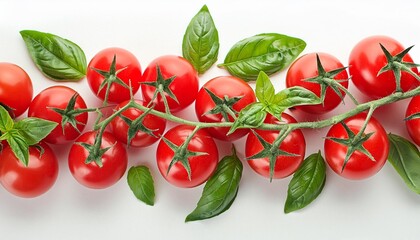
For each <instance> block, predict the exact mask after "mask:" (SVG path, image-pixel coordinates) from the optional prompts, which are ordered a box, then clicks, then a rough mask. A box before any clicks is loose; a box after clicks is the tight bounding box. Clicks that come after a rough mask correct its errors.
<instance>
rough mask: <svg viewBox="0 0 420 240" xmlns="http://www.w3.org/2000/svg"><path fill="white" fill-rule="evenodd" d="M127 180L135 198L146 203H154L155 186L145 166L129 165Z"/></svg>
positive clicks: (151, 204)
mask: <svg viewBox="0 0 420 240" xmlns="http://www.w3.org/2000/svg"><path fill="white" fill-rule="evenodd" d="M127 182H128V186H129V187H130V189H131V191H133V193H134V196H136V198H137V199H139V200H140V201H142V202H144V203H146V204H147V205H150V206H153V205H154V203H155V187H154V183H153V178H152V174H150V170H149V168H147V167H146V166H137V167H131V168H130V170H128V174H127Z"/></svg>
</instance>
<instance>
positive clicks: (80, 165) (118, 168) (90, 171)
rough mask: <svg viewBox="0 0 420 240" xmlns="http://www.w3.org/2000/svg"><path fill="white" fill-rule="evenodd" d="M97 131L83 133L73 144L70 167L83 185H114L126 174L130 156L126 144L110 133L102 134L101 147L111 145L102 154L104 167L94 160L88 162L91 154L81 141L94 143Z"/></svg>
mask: <svg viewBox="0 0 420 240" xmlns="http://www.w3.org/2000/svg"><path fill="white" fill-rule="evenodd" d="M96 134H97V133H96V132H93V131H90V132H85V133H83V134H82V135H81V136H80V137H79V138H78V139H76V142H75V143H74V144H73V145H72V146H71V149H70V153H69V158H68V159H69V168H70V172H71V174H72V175H73V177H74V178H75V179H76V180H77V181H78V182H79V183H80V184H82V185H84V186H86V187H88V188H95V189H101V188H107V187H110V186H112V185H114V184H115V183H116V182H118V180H120V179H121V177H122V176H123V175H124V173H125V170H126V169H127V164H128V156H127V152H126V150H125V148H124V145H123V144H122V143H120V142H118V141H117V139H115V137H114V136H113V135H112V134H111V133H109V132H104V134H103V135H102V144H101V149H105V148H107V147H111V148H110V149H108V150H107V151H106V152H105V153H104V154H103V155H102V164H103V166H102V167H99V166H98V165H97V164H96V163H95V162H94V161H92V162H90V163H88V164H86V163H85V161H86V159H87V158H88V156H89V152H88V150H86V149H85V148H84V147H83V146H81V145H80V143H87V144H90V145H92V144H93V143H94V141H95V137H96Z"/></svg>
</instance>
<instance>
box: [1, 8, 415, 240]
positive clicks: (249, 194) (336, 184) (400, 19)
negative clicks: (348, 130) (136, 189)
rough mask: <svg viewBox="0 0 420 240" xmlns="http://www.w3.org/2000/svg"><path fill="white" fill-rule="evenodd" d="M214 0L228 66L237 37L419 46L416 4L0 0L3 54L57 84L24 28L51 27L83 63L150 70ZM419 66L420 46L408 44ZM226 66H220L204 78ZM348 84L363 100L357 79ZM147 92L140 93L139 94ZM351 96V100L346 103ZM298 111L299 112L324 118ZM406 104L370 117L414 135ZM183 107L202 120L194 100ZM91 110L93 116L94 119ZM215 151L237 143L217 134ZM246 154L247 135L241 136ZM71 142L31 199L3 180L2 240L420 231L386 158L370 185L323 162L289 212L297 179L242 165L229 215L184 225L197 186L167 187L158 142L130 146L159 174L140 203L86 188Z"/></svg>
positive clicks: (326, 48)
mask: <svg viewBox="0 0 420 240" xmlns="http://www.w3.org/2000/svg"><path fill="white" fill-rule="evenodd" d="M204 4H207V6H208V7H209V9H210V11H211V14H212V16H213V18H214V21H215V23H216V26H217V28H218V30H219V37H220V53H219V60H218V63H220V62H222V61H223V59H224V57H225V56H226V54H227V52H228V50H229V49H230V47H231V46H232V45H233V44H234V43H236V42H237V41H239V40H241V39H243V38H246V37H249V36H252V35H255V34H258V33H264V32H277V33H283V34H286V35H290V36H295V37H299V38H302V39H303V40H305V41H306V42H307V48H306V49H305V51H304V53H309V52H327V53H330V54H332V55H334V56H336V57H337V58H338V59H340V60H341V61H342V63H343V64H344V65H347V64H348V56H349V53H350V51H351V49H352V47H353V46H354V45H355V44H356V43H357V42H358V41H360V40H361V39H363V38H364V37H367V36H371V35H377V34H383V35H388V36H391V37H394V38H396V39H398V40H399V41H400V42H401V43H402V44H403V45H404V46H406V47H408V46H410V45H414V44H418V43H420V35H419V34H418V31H419V29H420V23H419V19H418V15H419V13H418V12H419V10H420V3H419V2H418V1H414V0H412V1H408V0H407V1H395V0H382V1H361V0H357V1H332V0H331V1H327V0H323V1H300V0H293V1H264V0H259V1H239V0H235V1H211V0H208V1H186V0H183V1H171V0H166V1H162V0H156V1H126V0H119V1H110V0H103V1H99V0H98V1H82V0H72V1H52V0H51V1H47V0H37V1H29V0H27V1H13V0H0V9H1V14H0V35H1V37H0V61H2V62H12V63H15V64H18V65H20V66H21V67H22V68H24V69H25V70H26V71H27V72H28V74H29V75H30V76H31V78H32V81H33V84H34V93H35V94H37V93H39V92H40V91H41V90H42V89H44V88H46V87H48V86H52V85H59V84H60V83H57V82H53V81H51V80H48V79H46V78H45V77H44V76H43V75H42V74H41V73H40V72H39V71H38V70H37V69H36V68H35V66H34V64H33V63H32V61H31V59H30V57H29V55H28V53H27V50H26V47H25V45H24V42H23V40H22V39H21V37H20V35H19V31H20V30H24V29H34V30H39V31H44V32H50V33H54V34H56V35H59V36H61V37H64V38H68V39H70V40H72V41H74V42H75V43H77V44H78V45H79V46H81V48H82V49H83V50H84V51H85V53H86V56H87V59H88V61H89V60H90V59H91V58H92V57H93V56H94V55H95V54H96V53H97V52H99V51H100V50H102V49H103V48H107V47H112V46H116V47H122V48H126V49H128V50H130V51H131V52H133V53H134V54H135V55H136V56H137V57H138V59H139V61H140V63H141V64H142V67H143V69H144V68H145V67H146V66H147V64H148V63H149V62H150V61H152V60H153V59H154V58H156V57H158V56H161V55H166V54H175V55H181V53H182V51H181V46H182V37H183V34H184V31H185V29H186V27H187V25H188V23H189V21H190V19H191V18H192V17H193V16H194V15H195V14H196V13H197V12H198V10H199V9H200V8H201V7H202V6H203V5H204ZM411 55H412V57H413V58H414V60H415V61H417V62H420V48H419V47H417V46H416V47H414V48H413V49H412V52H411ZM285 73H286V71H283V72H281V73H278V74H275V75H273V76H272V77H271V78H272V81H273V83H274V84H275V87H276V89H277V90H280V89H283V88H284V86H285V85H284V79H285ZM227 74H228V73H227V72H226V71H225V70H223V69H218V68H217V67H216V66H213V68H211V70H209V71H208V72H207V73H205V74H204V75H202V76H201V78H200V81H201V82H200V84H201V85H202V84H203V83H204V82H206V81H207V80H209V79H211V78H213V77H216V76H220V75H227ZM65 84H66V85H68V86H70V87H72V88H74V89H76V90H78V91H79V92H80V94H81V95H82V96H83V97H84V99H85V100H86V101H87V103H88V105H90V106H98V105H99V104H100V102H99V100H97V99H96V97H95V96H94V95H93V94H92V93H91V91H90V89H89V87H88V84H87V81H86V79H84V80H82V81H80V82H77V83H65ZM350 89H351V90H352V91H353V92H355V95H356V96H357V97H358V98H359V99H362V100H366V99H365V98H364V97H363V96H361V95H360V94H359V93H358V91H357V90H356V89H355V88H354V86H353V85H352V84H350ZM136 96H137V97H139V98H141V96H140V94H137V95H136ZM346 100H348V99H346ZM346 102H347V105H345V106H340V107H339V108H338V109H337V110H336V111H335V112H334V113H330V114H327V115H324V116H320V117H318V116H311V115H307V114H302V113H297V112H293V115H294V116H295V117H296V118H297V119H298V120H301V121H303V120H315V119H317V118H326V117H328V116H331V115H333V114H337V113H339V112H343V111H345V109H348V108H351V107H352V106H353V105H352V104H351V103H350V102H349V101H346ZM407 103H408V101H406V100H405V101H401V102H399V103H397V104H393V105H391V106H386V107H383V108H381V109H378V110H377V112H375V116H376V117H377V118H378V119H380V120H381V122H382V123H383V125H384V127H385V128H386V129H387V131H388V132H394V133H398V134H401V135H403V136H405V137H407V133H406V130H405V126H404V124H403V121H402V119H403V116H404V111H405V107H406V105H407ZM178 115H180V116H182V117H185V118H188V119H195V114H194V112H193V106H191V107H190V108H188V109H187V110H186V111H184V112H181V113H179V114H178ZM94 118H95V115H94V114H91V115H90V123H92V122H93V120H94ZM326 131H327V129H322V130H305V131H304V134H305V136H306V142H307V155H309V154H311V153H313V152H316V151H318V149H322V148H323V139H322V137H323V136H324V135H325V133H326ZM218 144H219V146H220V155H221V156H224V155H226V154H227V153H229V149H230V144H228V143H223V142H218ZM235 144H236V146H237V149H238V152H239V155H240V156H241V157H243V153H244V149H243V148H244V140H243V139H242V140H240V141H238V142H236V143H235ZM69 147H70V145H63V146H54V147H53V148H54V150H55V152H56V154H57V156H58V158H59V161H60V173H59V177H58V179H57V182H56V184H55V186H54V187H53V188H52V189H51V190H50V191H49V192H48V193H46V194H45V195H43V196H41V197H38V198H35V199H21V198H17V197H14V196H12V195H11V194H9V193H8V192H6V191H5V190H4V189H3V188H0V236H1V239H8V240H11V239H308V238H311V239H358V240H359V239H397V238H398V239H419V237H420V233H419V231H418V222H419V219H420V196H418V195H416V194H415V193H412V192H411V191H410V190H409V189H408V188H407V187H406V186H405V184H404V183H403V181H402V180H401V179H400V177H399V176H398V174H397V173H396V172H395V171H394V170H393V168H392V166H391V165H390V164H389V163H387V164H386V165H385V166H384V168H383V170H382V171H381V172H380V173H378V174H377V175H375V176H374V177H372V178H370V179H367V180H364V181H348V180H345V179H342V178H340V177H338V176H336V175H335V174H334V173H333V172H332V171H331V170H330V169H328V170H327V182H326V185H325V188H324V190H323V192H322V193H321V195H320V196H319V197H318V198H317V199H316V200H315V201H314V202H313V203H312V204H311V205H309V206H308V207H306V208H305V209H303V210H300V211H298V212H294V213H290V214H287V215H286V214H284V213H283V206H284V202H285V199H286V192H287V185H288V183H289V181H290V177H289V178H286V179H283V180H275V181H273V182H272V183H270V182H269V181H268V180H267V179H264V178H262V177H260V176H258V175H256V174H254V173H253V172H252V170H250V168H249V167H248V165H247V164H246V163H245V161H244V172H243V179H242V182H241V185H240V191H239V193H238V196H237V198H236V201H235V203H234V204H233V205H232V207H231V208H230V209H229V210H228V211H227V212H225V213H223V214H222V215H220V216H218V217H216V218H213V219H209V220H206V221H201V222H192V223H184V219H185V216H186V215H187V214H188V213H189V212H191V211H192V210H193V209H194V207H195V205H196V202H197V201H198V199H199V197H200V195H201V191H202V187H203V186H200V187H197V188H194V189H180V188H176V187H173V186H171V185H170V184H168V183H167V182H166V181H165V180H164V179H163V178H162V177H161V176H160V174H159V172H158V170H157V167H156V163H155V149H156V144H155V145H153V146H151V147H149V148H145V149H138V150H134V149H131V150H130V160H129V163H130V165H137V164H145V165H147V166H149V167H150V169H151V171H152V174H153V176H154V179H155V188H156V195H157V198H156V204H155V206H153V207H150V206H146V205H145V204H143V203H141V202H139V201H138V200H137V199H136V198H135V197H134V196H133V195H132V193H131V191H130V189H129V188H128V186H127V184H126V176H124V177H123V178H122V179H121V181H120V182H118V183H117V184H116V185H114V186H113V187H111V188H108V189H105V190H90V189H87V188H85V187H83V186H81V185H79V184H78V183H77V182H76V181H75V180H74V179H73V177H72V176H71V174H70V172H69V170H68V168H67V154H68V150H69Z"/></svg>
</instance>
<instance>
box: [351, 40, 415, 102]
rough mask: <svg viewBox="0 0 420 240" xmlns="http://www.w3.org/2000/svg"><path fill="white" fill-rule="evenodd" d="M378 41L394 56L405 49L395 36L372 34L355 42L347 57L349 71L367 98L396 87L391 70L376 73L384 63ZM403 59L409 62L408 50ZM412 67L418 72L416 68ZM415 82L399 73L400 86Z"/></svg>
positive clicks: (405, 87) (404, 89)
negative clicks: (393, 37)
mask: <svg viewBox="0 0 420 240" xmlns="http://www.w3.org/2000/svg"><path fill="white" fill-rule="evenodd" d="M379 44H382V45H383V46H384V47H385V48H386V49H387V50H388V51H389V52H390V53H391V55H393V56H395V55H396V54H398V53H400V52H401V51H403V50H404V47H403V46H402V45H401V44H400V43H399V42H397V41H396V40H395V39H392V38H390V37H386V36H371V37H368V38H365V39H363V40H362V41H360V42H359V43H358V44H356V46H354V48H353V50H352V51H351V53H350V58H349V72H350V75H351V76H352V81H353V83H354V85H355V86H356V87H357V88H358V89H359V90H360V91H361V92H362V93H364V94H365V95H366V96H368V97H370V98H381V97H385V96H388V95H390V94H392V93H393V92H395V90H396V81H395V77H394V74H393V72H392V71H387V72H384V73H382V74H380V75H378V72H379V70H380V69H381V68H382V67H384V66H385V65H386V64H387V60H386V57H385V55H384V52H383V51H382V49H381V47H380V45H379ZM403 61H404V62H411V63H412V62H413V59H411V57H410V55H409V54H407V55H405V57H404V58H403ZM411 70H413V71H414V72H415V73H416V74H417V73H418V71H417V68H412V69H411ZM418 85H419V84H418V82H417V80H416V79H415V78H414V77H412V76H410V75H409V74H408V73H407V72H402V73H401V88H402V90H403V91H404V92H405V91H408V90H410V89H413V88H414V87H416V86H418Z"/></svg>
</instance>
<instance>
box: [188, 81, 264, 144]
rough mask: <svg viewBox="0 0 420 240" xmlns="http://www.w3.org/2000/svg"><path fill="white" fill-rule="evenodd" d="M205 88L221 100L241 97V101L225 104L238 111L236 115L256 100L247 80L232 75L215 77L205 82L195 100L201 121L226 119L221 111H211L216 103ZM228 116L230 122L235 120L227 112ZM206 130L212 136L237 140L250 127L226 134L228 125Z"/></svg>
mask: <svg viewBox="0 0 420 240" xmlns="http://www.w3.org/2000/svg"><path fill="white" fill-rule="evenodd" d="M205 89H207V90H209V91H211V92H212V93H213V94H215V95H216V96H217V97H218V98H219V99H220V100H221V101H224V100H226V98H228V99H232V98H234V97H241V98H240V99H239V101H237V102H236V103H234V104H233V105H231V106H227V105H228V104H225V106H227V107H228V108H229V107H232V108H233V110H234V111H233V112H236V115H237V113H238V112H240V111H241V110H242V109H243V108H244V107H246V106H247V105H249V104H251V103H253V102H255V101H256V98H255V93H254V90H252V88H251V87H250V86H249V85H248V84H247V83H246V82H245V81H243V80H241V79H239V78H236V77H231V76H226V77H216V78H213V79H211V80H210V81H208V82H206V83H205V84H204V86H203V87H202V88H201V89H200V91H199V92H198V95H197V99H196V100H195V113H196V115H197V118H198V120H199V121H200V122H225V121H226V120H225V118H224V117H223V115H222V114H221V113H217V114H210V113H209V111H210V110H212V109H214V108H215V107H216V104H215V102H214V101H213V100H212V98H211V96H210V95H209V93H208V92H207V91H206V90H205ZM225 102H226V101H225ZM226 116H228V118H229V122H233V121H234V120H233V118H232V117H231V116H230V114H229V113H227V112H226ZM206 130H207V131H208V132H209V133H210V135H211V136H212V137H214V138H217V139H219V140H223V141H234V140H237V139H239V138H241V137H243V136H245V135H246V134H247V133H248V132H249V129H238V130H236V131H235V132H233V133H232V134H230V135H228V136H226V133H227V132H228V131H229V128H226V127H217V128H207V129H206Z"/></svg>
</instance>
